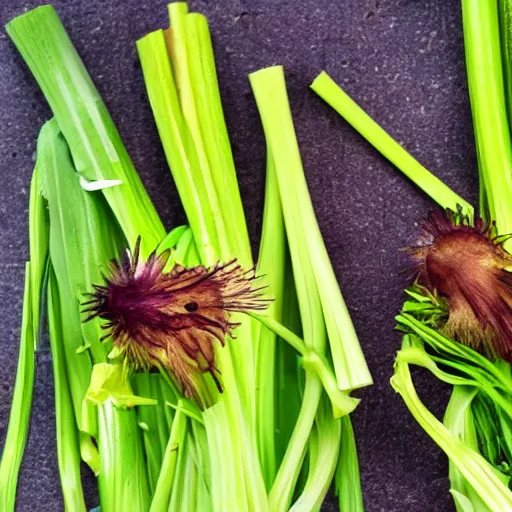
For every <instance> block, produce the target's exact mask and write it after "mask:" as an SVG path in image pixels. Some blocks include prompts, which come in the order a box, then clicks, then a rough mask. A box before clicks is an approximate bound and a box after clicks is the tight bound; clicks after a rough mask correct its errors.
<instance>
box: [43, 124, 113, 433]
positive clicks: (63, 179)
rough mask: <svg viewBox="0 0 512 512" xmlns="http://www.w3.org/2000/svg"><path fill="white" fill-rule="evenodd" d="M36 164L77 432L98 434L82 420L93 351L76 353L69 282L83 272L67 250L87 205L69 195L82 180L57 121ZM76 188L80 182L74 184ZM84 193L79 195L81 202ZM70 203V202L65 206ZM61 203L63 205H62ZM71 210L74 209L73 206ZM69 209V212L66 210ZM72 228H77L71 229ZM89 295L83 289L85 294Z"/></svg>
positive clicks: (75, 308)
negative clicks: (47, 223)
mask: <svg viewBox="0 0 512 512" xmlns="http://www.w3.org/2000/svg"><path fill="white" fill-rule="evenodd" d="M37 159H38V164H37V165H38V167H39V173H40V179H41V184H42V188H43V194H44V196H45V197H46V198H47V200H48V208H49V217H50V257H51V259H52V264H53V266H54V268H55V270H56V276H57V283H58V287H59V294H60V305H61V318H62V319H63V322H62V336H63V339H64V353H65V357H66V369H67V372H68V382H69V387H70V392H71V397H72V400H73V408H74V410H75V415H76V419H77V424H78V428H79V430H81V431H84V432H88V433H89V434H91V435H94V434H95V432H96V425H95V415H94V414H92V415H91V416H90V418H89V419H86V418H85V417H83V411H82V401H83V399H84V397H85V393H86V391H87V388H88V387H89V379H90V375H91V370H92V362H91V356H90V351H88V350H86V351H84V352H82V353H81V354H78V353H77V349H79V348H80V347H81V346H82V345H83V339H82V332H81V326H80V324H81V322H80V313H79V303H78V300H77V299H76V298H75V293H74V290H73V287H72V284H71V283H70V281H69V279H70V276H73V275H74V274H76V273H77V270H81V265H82V264H81V262H77V264H78V267H77V268H75V267H74V266H73V262H70V261H69V259H68V251H70V250H72V248H73V246H72V245H71V241H70V240H69V238H68V237H69V236H72V237H75V238H76V237H79V236H80V235H79V234H78V232H77V231H76V230H75V228H74V220H75V218H76V220H77V221H78V222H79V223H81V222H83V221H84V215H83V214H84V211H83V208H84V201H83V199H81V200H80V198H79V199H77V194H76V191H75V194H72V195H70V192H73V190H72V189H73V187H71V190H70V191H68V190H67V187H66V186H65V185H64V183H68V184H69V183H70V180H74V179H78V176H77V174H76V171H75V169H74V167H73V164H72V162H71V157H70V155H69V151H68V148H67V145H66V142H65V140H64V138H63V137H62V135H61V134H60V131H59V126H58V125H57V123H56V121H55V120H52V121H49V122H48V123H46V124H45V125H44V126H43V128H42V129H41V133H40V135H39V138H38V143H37ZM76 185H77V186H78V187H79V185H78V181H76ZM80 195H81V194H78V197H80ZM67 200H69V201H70V203H65V202H66V201H67ZM61 201H64V204H62V202H61ZM70 205H71V207H70ZM64 206H65V207H64ZM68 215H70V216H71V219H70V228H69V229H66V227H65V220H66V219H69V217H68ZM71 225H72V226H73V227H71ZM83 291H85V290H83ZM92 350H94V351H95V353H96V354H97V357H99V358H100V359H101V357H102V356H101V354H102V353H103V358H106V353H105V351H104V348H103V347H101V346H100V344H99V341H98V340H95V341H94V342H93V345H91V351H92Z"/></svg>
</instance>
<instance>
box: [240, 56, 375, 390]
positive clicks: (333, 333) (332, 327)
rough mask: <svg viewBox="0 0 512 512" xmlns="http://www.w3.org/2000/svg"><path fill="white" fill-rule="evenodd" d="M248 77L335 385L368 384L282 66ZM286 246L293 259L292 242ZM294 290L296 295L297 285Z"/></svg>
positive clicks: (360, 351)
mask: <svg viewBox="0 0 512 512" xmlns="http://www.w3.org/2000/svg"><path fill="white" fill-rule="evenodd" d="M250 80H251V84H252V87H253V91H254V94H255V97H256V102H257V104H258V109H259V111H260V116H261V118H262V123H263V129H264V131H265V136H266V139H267V144H268V147H269V151H270V153H271V155H272V158H273V159H274V163H275V166H276V170H277V176H278V182H279V191H280V195H281V202H282V204H283V211H284V217H285V223H286V229H287V233H288V237H289V238H290V235H289V231H290V229H291V226H290V224H291V223H293V224H295V228H294V229H296V230H298V231H300V233H299V236H300V240H301V242H302V243H303V244H304V247H303V248H302V249H301V251H302V252H303V253H304V258H307V259H308V260H309V261H310V263H309V265H310V266H311V267H312V268H311V272H312V277H313V278H314V282H315V285H316V289H317V293H318V295H319V297H320V301H321V309H322V314H323V317H324V318H325V325H326V328H327V334H328V339H329V345H330V349H331V352H332V357H333V361H334V368H335V371H336V377H337V379H338V385H339V387H340V389H345V390H350V389H354V388H358V387H362V386H368V385H370V384H372V378H371V375H370V372H369V370H368V367H367V365H366V361H365V359H364V355H363V352H362V350H361V347H360V345H359V341H358V339H357V335H356V332H355V329H354V326H353V324H352V320H351V318H350V315H349V312H348V309H347V306H346V305H345V301H344V300H343V297H342V295H341V292H340V288H339V285H338V283H337V281H336V276H335V274H334V271H333V268H332V265H331V262H330V259H329V255H328V253H327V250H326V248H325V244H324V241H323V238H322V234H321V232H320V229H319V227H318V223H317V220H316V216H315V212H314V209H313V205H312V203H311V198H310V196H309V192H308V187H307V183H306V179H305V176H304V171H303V169H302V162H301V157H300V153H299V149H298V145H297V141H296V138H295V132H294V128H293V121H292V118H291V113H290V108H289V105H288V97H287V93H286V86H285V82H284V74H283V69H282V67H280V66H275V67H271V68H267V69H263V70H260V71H258V72H256V73H253V74H251V75H250ZM289 203H293V206H288V204H289ZM292 209H293V210H294V211H295V213H296V216H295V217H294V218H292V217H291V216H290V213H291V211H292ZM290 247H291V253H292V260H293V259H294V250H293V248H292V246H291V243H290ZM308 289H310V288H308ZM297 290H298V292H299V296H300V291H299V287H297ZM305 337H306V334H305Z"/></svg>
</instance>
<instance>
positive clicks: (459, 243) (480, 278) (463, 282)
mask: <svg viewBox="0 0 512 512" xmlns="http://www.w3.org/2000/svg"><path fill="white" fill-rule="evenodd" d="M422 228H423V237H422V239H421V241H420V242H421V245H420V246H419V247H416V248H414V249H412V250H411V252H412V254H413V256H414V258H415V260H416V262H417V263H416V266H417V270H418V271H419V280H420V283H421V284H423V285H425V286H427V287H428V288H429V289H430V290H431V291H437V293H438V294H439V295H440V296H442V297H445V298H446V300H447V302H448V307H449V314H448V320H447V322H446V324H445V325H444V327H443V332H444V334H446V335H447V336H449V337H451V338H454V339H456V340H458V341H460V342H461V343H464V344H466V345H468V346H471V347H472V348H474V349H476V350H479V351H482V352H484V353H485V354H486V355H487V356H488V357H490V358H495V357H496V356H497V355H498V356H500V357H501V358H502V359H504V360H506V361H509V362H512V274H510V273H509V272H508V269H512V256H511V255H510V254H509V253H508V252H506V251H505V250H504V249H503V243H504V242H505V241H506V240H507V239H508V238H509V237H508V236H502V237H499V236H496V234H495V232H496V227H495V224H490V225H485V224H484V223H483V222H482V220H481V219H480V218H477V219H476V221H475V226H474V227H473V226H471V225H469V219H468V218H467V217H463V216H462V215H460V213H457V214H456V213H454V212H451V211H446V212H444V213H443V212H440V211H436V212H433V213H432V214H430V216H429V218H428V219H427V221H426V222H425V223H424V224H423V226H422Z"/></svg>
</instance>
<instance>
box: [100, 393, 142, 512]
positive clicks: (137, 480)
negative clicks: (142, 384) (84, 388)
mask: <svg viewBox="0 0 512 512" xmlns="http://www.w3.org/2000/svg"><path fill="white" fill-rule="evenodd" d="M97 407H98V450H99V453H100V472H99V476H98V488H99V493H100V504H101V512H118V511H124V510H149V506H150V501H151V498H150V494H149V484H148V477H147V473H146V462H145V460H144V450H143V448H142V438H141V432H140V428H139V426H138V425H137V415H136V412H135V410H133V409H126V410H123V409H120V408H118V407H116V406H115V405H114V404H113V403H112V402H111V401H110V400H109V401H107V402H106V403H105V404H101V405H98V406H97ZM147 407H152V406H147Z"/></svg>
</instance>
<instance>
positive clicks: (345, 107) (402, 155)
mask: <svg viewBox="0 0 512 512" xmlns="http://www.w3.org/2000/svg"><path fill="white" fill-rule="evenodd" d="M310 87H311V89H313V91H315V92H316V93H317V94H318V95H319V96H320V97H321V98H322V99H323V100H324V101H325V102H326V103H327V104H329V105H330V106H331V107H332V108H334V110H336V112H338V113H339V114H340V115H341V116H342V117H343V118H344V119H345V120H346V121H347V122H348V123H349V124H351V125H352V126H353V127H354V128H355V129H356V130H357V131H358V132H359V133H360V134H361V135H362V136H363V137H364V138H365V139H366V140H367V141H368V142H369V143H370V144H372V145H373V146H374V147H375V148H376V149H377V151H379V152H380V153H382V155H383V156H385V157H386V158H387V159H388V160H389V161H390V162H391V163H392V164H394V165H395V166H396V167H397V168H398V169H399V170H400V171H402V172H403V173H404V174H405V175H406V176H407V177H408V178H409V179H410V180H411V181H412V182H413V183H414V184H416V185H417V186H418V187H419V188H421V190H423V192H425V193H426V194H427V195H429V196H430V197H431V198H432V199H433V200H434V201H435V202H436V203H438V204H439V205H440V206H442V207H443V208H450V209H452V210H454V211H456V209H457V205H460V206H462V208H463V210H464V212H465V213H467V214H472V213H473V207H472V206H471V205H470V204H469V203H468V202H467V201H465V200H464V199H462V197H460V196H459V195H457V194H456V193H455V192H454V191H453V190H451V189H450V188H449V187H448V186H447V185H445V184H444V183H443V182H442V181H441V180H439V179H438V178H436V177H435V176H434V175H433V174H432V173H431V172H430V171H428V170H427V169H425V167H423V166H422V165H421V164H420V163H419V162H418V161H417V160H416V159H415V158H414V157H413V156H411V155H410V154H409V153H408V152H407V151H406V150H405V149H404V148H403V147H402V146H401V145H400V144H399V143H398V142H396V141H395V140H394V139H393V138H392V137H391V136H390V135H389V134H388V133H387V132H386V131H385V130H384V129H383V128H382V127H381V126H379V125H378V124H377V123H376V122H375V121H374V120H373V119H372V118H371V117H370V116H369V115H368V114H367V113H366V112H365V111H364V110H363V109H362V108H361V107H360V106H359V105H357V103H355V101H354V100H352V99H351V98H350V97H349V96H348V94H347V93H346V92H345V91H343V90H342V89H341V88H340V87H339V86H338V85H337V84H336V83H335V82H334V81H333V80H332V78H330V77H329V75H328V74H327V73H326V72H325V71H322V72H321V73H320V74H319V75H318V76H317V77H316V78H315V80H314V81H313V83H312V84H311V86H310Z"/></svg>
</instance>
